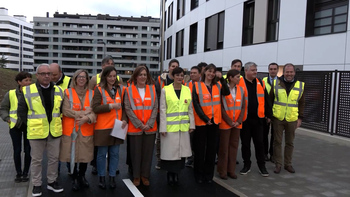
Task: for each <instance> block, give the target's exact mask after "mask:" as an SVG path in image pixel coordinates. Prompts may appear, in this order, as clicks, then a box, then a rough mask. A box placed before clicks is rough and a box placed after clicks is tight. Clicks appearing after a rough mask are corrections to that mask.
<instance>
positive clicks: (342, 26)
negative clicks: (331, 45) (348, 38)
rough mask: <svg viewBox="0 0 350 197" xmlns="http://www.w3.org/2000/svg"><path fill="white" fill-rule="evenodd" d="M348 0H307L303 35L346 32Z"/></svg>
mask: <svg viewBox="0 0 350 197" xmlns="http://www.w3.org/2000/svg"><path fill="white" fill-rule="evenodd" d="M348 5H349V0H308V1H307V15H306V28H305V36H315V35H325V34H332V33H339V32H346V30H347V22H348V20H347V19H348Z"/></svg>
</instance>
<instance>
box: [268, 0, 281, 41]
mask: <svg viewBox="0 0 350 197" xmlns="http://www.w3.org/2000/svg"><path fill="white" fill-rule="evenodd" d="M279 4H280V0H269V5H268V6H269V7H268V12H267V13H268V15H267V29H266V31H267V32H266V42H268V41H276V40H278V24H279V13H280V6H279Z"/></svg>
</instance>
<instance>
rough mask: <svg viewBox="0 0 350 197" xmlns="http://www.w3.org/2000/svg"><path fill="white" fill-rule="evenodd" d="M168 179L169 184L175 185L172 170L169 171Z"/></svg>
mask: <svg viewBox="0 0 350 197" xmlns="http://www.w3.org/2000/svg"><path fill="white" fill-rule="evenodd" d="M166 175H167V181H168V185H171V186H173V185H174V177H173V175H172V173H171V172H167V174H166Z"/></svg>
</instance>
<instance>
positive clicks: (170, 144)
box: [159, 87, 195, 161]
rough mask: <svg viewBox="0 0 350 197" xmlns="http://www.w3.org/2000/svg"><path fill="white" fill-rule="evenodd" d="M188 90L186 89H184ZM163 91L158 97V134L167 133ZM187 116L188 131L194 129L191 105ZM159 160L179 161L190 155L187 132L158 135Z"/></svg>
mask: <svg viewBox="0 0 350 197" xmlns="http://www.w3.org/2000/svg"><path fill="white" fill-rule="evenodd" d="M186 88H188V87H186ZM165 96H166V95H165V89H164V88H163V89H162V92H161V95H160V107H159V114H160V124H159V132H160V133H162V132H167V124H166V123H167V121H166V109H167V104H166V99H165V98H166V97H165ZM188 115H189V117H190V129H195V122H194V116H193V109H192V103H191V104H190V105H189V107H188ZM160 137H161V139H160V158H161V159H162V160H170V161H173V160H181V158H183V157H190V156H191V155H192V150H191V143H190V133H189V132H167V134H166V136H163V135H160Z"/></svg>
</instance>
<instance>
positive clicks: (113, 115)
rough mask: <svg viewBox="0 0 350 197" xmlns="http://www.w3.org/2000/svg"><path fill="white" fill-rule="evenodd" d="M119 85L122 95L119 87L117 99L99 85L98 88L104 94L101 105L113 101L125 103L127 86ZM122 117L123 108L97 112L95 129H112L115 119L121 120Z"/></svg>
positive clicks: (116, 94)
mask: <svg viewBox="0 0 350 197" xmlns="http://www.w3.org/2000/svg"><path fill="white" fill-rule="evenodd" d="M119 87H120V88H119V89H121V95H120V93H119V92H120V91H119V90H118V88H117V90H116V93H115V99H112V98H111V97H110V96H109V94H108V92H107V91H106V90H105V89H103V88H101V87H100V86H98V87H97V88H98V90H99V91H100V93H101V95H102V100H101V105H107V104H112V103H120V105H123V95H124V92H125V87H124V86H119ZM121 118H122V108H120V109H118V110H115V109H111V111H109V112H105V113H99V114H97V120H96V123H95V130H103V129H112V128H113V126H114V120H115V119H118V120H121Z"/></svg>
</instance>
